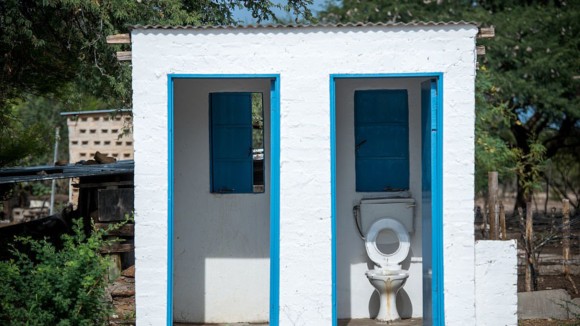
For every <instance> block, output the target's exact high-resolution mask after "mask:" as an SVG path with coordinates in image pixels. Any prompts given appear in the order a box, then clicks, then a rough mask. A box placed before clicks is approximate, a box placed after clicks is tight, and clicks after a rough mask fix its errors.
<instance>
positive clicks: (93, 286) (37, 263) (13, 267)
mask: <svg viewBox="0 0 580 326" xmlns="http://www.w3.org/2000/svg"><path fill="white" fill-rule="evenodd" d="M73 229H74V234H73V235H63V236H62V241H63V247H62V249H56V248H55V247H54V246H53V245H52V244H50V243H48V242H47V241H46V240H33V239H31V238H19V239H18V240H17V241H18V245H19V246H23V247H25V248H27V250H24V249H16V246H14V247H13V249H12V254H13V258H12V259H11V260H9V261H2V262H0V324H2V325H39V326H41V325H62V326H65V325H105V324H106V321H107V318H108V316H109V313H110V311H111V307H110V305H109V303H107V302H106V301H105V288H106V285H107V280H106V277H105V275H106V272H107V268H108V264H109V263H108V260H107V259H106V258H104V257H103V256H101V255H100V254H99V248H101V247H102V246H103V245H104V244H106V242H105V241H104V240H103V235H104V231H94V232H93V234H92V235H91V236H90V237H86V236H85V235H84V232H83V226H82V222H81V220H78V221H76V222H75V225H74V228H73Z"/></svg>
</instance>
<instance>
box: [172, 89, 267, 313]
mask: <svg viewBox="0 0 580 326" xmlns="http://www.w3.org/2000/svg"><path fill="white" fill-rule="evenodd" d="M232 91H236V92H258V93H263V101H264V110H265V116H264V118H265V119H264V122H265V128H266V132H265V139H264V141H265V146H266V148H268V149H269V146H270V137H269V130H270V123H269V118H270V80H267V79H266V80H265V79H256V80H239V79H238V80H232V79H224V80H215V79H214V80H208V79H181V80H176V81H175V86H174V98H173V101H174V130H175V141H174V156H175V159H174V164H175V165H174V166H175V186H174V187H175V188H174V193H175V197H174V198H175V201H174V230H175V231H174V242H173V244H174V249H173V253H174V255H173V257H174V271H173V273H174V279H173V284H174V287H173V295H174V311H173V315H174V319H175V321H180V322H201V323H203V322H206V323H225V322H236V321H237V322H259V321H267V320H268V310H269V298H270V293H269V289H270V259H269V258H270V212H269V210H270V205H269V198H270V179H269V172H270V166H269V164H267V166H266V171H265V175H266V176H267V177H266V178H265V181H266V187H265V189H266V191H265V192H264V193H255V194H215V193H213V194H212V193H210V176H209V171H210V157H209V156H210V148H209V145H210V141H209V94H210V93H212V92H232ZM269 155H270V153H269V151H266V157H269ZM248 293H251V295H248Z"/></svg>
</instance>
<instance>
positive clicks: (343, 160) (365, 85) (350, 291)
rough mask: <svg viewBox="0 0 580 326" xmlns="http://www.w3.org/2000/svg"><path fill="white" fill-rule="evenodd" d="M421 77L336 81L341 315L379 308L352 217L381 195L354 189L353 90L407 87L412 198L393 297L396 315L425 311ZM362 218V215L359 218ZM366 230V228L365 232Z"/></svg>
mask: <svg viewBox="0 0 580 326" xmlns="http://www.w3.org/2000/svg"><path fill="white" fill-rule="evenodd" d="M423 80H425V78H390V79H384V78H380V79H377V78H373V79H367V78H364V79H344V80H339V81H338V82H337V83H336V147H337V148H336V155H337V159H336V188H337V189H336V205H337V207H336V214H337V217H336V218H337V237H338V239H340V241H338V242H337V282H336V283H337V293H338V317H339V318H369V317H374V316H375V315H376V313H377V312H378V300H379V298H378V295H376V294H374V291H375V289H374V287H373V286H372V285H371V284H370V282H369V280H368V278H367V277H366V275H365V272H366V271H367V270H369V268H370V269H372V268H373V263H372V261H370V260H369V258H368V256H367V252H366V250H365V246H364V242H363V240H361V238H360V237H359V234H358V231H357V230H356V227H355V223H354V220H353V213H352V207H353V206H354V205H357V204H358V203H359V202H360V200H361V199H362V198H372V197H381V196H385V193H376V192H375V193H372V192H371V193H364V192H356V191H355V189H356V187H355V184H356V173H355V151H354V148H355V143H354V91H355V90H365V89H406V90H407V92H408V97H409V102H408V103H409V162H410V171H409V172H410V173H409V174H410V175H409V186H410V189H409V190H410V193H411V195H412V197H413V198H414V199H415V203H416V206H415V208H414V213H415V215H414V218H413V219H414V221H413V225H414V228H415V231H414V232H413V233H412V234H411V250H410V251H409V256H408V257H407V260H406V261H404V262H403V264H402V266H403V268H404V269H406V270H408V271H409V278H408V279H407V283H406V284H405V286H404V287H403V289H402V290H401V291H399V295H398V296H397V307H398V310H399V314H400V315H401V316H402V317H403V318H406V317H420V316H422V310H423V296H422V288H423V286H422V271H421V258H422V253H421V252H422V248H421V243H422V241H421V214H420V213H421V82H422V81H423ZM361 219H364V216H361ZM363 232H364V231H363Z"/></svg>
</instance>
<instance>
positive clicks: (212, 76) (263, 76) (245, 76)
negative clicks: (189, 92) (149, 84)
mask: <svg viewBox="0 0 580 326" xmlns="http://www.w3.org/2000/svg"><path fill="white" fill-rule="evenodd" d="M168 76H169V78H171V79H188V78H208V79H280V74H239V75H236V74H168Z"/></svg>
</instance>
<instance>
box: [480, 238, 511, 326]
mask: <svg viewBox="0 0 580 326" xmlns="http://www.w3.org/2000/svg"><path fill="white" fill-rule="evenodd" d="M475 314H476V316H477V324H476V325H477V326H497V325H506V326H516V325H517V324H518V261H517V243H516V240H509V241H477V242H476V243H475Z"/></svg>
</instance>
